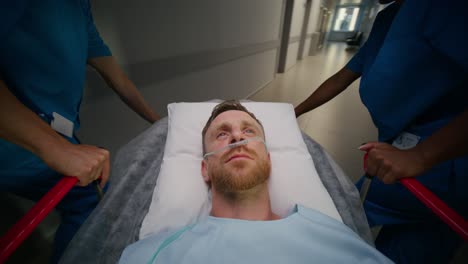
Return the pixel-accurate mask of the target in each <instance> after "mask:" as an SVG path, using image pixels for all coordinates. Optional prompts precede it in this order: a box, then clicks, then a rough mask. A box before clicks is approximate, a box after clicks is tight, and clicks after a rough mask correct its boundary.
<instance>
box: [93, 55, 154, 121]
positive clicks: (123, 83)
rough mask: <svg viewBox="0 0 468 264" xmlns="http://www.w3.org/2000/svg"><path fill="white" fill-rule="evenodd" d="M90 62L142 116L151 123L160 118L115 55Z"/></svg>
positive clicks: (123, 99)
mask: <svg viewBox="0 0 468 264" xmlns="http://www.w3.org/2000/svg"><path fill="white" fill-rule="evenodd" d="M88 63H89V64H90V65H91V66H92V67H93V68H95V69H96V70H97V71H98V72H99V74H100V75H101V76H102V77H103V78H104V80H105V81H106V83H107V84H108V85H109V87H110V88H112V89H113V90H114V91H115V93H117V94H118V95H119V97H120V98H121V99H122V101H123V102H125V104H127V105H128V106H129V107H130V108H131V109H132V110H133V111H135V112H136V113H137V114H138V115H140V116H141V117H142V118H144V119H145V120H147V121H148V122H150V123H154V122H155V121H157V120H159V119H160V117H159V115H157V114H156V113H155V112H154V111H153V110H152V109H151V107H150V106H149V105H148V104H147V103H146V101H145V99H144V98H143V96H142V95H141V93H140V92H139V91H138V89H137V88H136V87H135V84H133V82H132V81H130V80H129V79H128V77H127V75H126V74H125V73H124V72H123V70H122V69H121V68H120V66H119V65H118V64H117V61H116V60H115V58H113V57H99V58H93V59H90V60H88Z"/></svg>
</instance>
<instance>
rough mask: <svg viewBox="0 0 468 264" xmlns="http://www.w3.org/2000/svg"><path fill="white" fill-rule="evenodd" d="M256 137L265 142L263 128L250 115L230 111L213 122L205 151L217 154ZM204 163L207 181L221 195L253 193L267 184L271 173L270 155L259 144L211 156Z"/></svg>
mask: <svg viewBox="0 0 468 264" xmlns="http://www.w3.org/2000/svg"><path fill="white" fill-rule="evenodd" d="M253 137H260V138H264V135H263V130H262V129H261V127H260V125H259V124H258V123H257V122H256V121H255V120H254V119H253V118H252V117H250V116H249V115H248V114H247V113H245V112H243V111H237V110H231V111H227V112H224V113H221V114H220V115H219V116H217V117H216V118H215V119H214V120H213V122H212V124H211V126H210V128H209V129H208V131H207V134H206V136H205V142H206V148H207V150H208V151H214V150H218V149H221V148H223V147H225V146H227V145H228V144H230V143H233V142H238V141H240V140H244V139H249V138H253ZM203 163H204V164H203V165H202V174H204V178H205V181H207V182H211V187H212V188H213V189H214V190H216V191H217V192H220V193H235V192H240V191H246V190H249V189H252V188H254V187H255V186H257V185H260V184H263V183H265V182H266V181H267V180H268V178H269V176H270V170H271V162H270V157H269V154H268V152H267V151H266V147H265V145H264V144H263V143H262V142H260V141H250V142H249V143H248V144H247V145H242V146H238V147H235V148H233V149H227V150H226V151H223V152H221V153H216V154H213V155H210V156H209V157H207V159H206V160H204V161H203Z"/></svg>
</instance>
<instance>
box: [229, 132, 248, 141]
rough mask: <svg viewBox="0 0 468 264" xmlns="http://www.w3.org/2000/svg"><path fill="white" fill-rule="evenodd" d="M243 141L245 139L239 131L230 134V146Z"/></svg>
mask: <svg viewBox="0 0 468 264" xmlns="http://www.w3.org/2000/svg"><path fill="white" fill-rule="evenodd" d="M244 139H245V138H244V134H242V133H241V132H240V131H236V132H234V133H232V138H231V142H229V143H230V144H232V143H235V142H238V141H241V140H244Z"/></svg>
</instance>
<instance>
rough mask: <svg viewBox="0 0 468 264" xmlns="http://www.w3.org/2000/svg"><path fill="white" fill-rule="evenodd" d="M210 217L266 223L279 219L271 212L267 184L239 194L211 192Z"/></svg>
mask: <svg viewBox="0 0 468 264" xmlns="http://www.w3.org/2000/svg"><path fill="white" fill-rule="evenodd" d="M211 215H212V216H215V217H221V218H235V219H243V220H256V221H268V220H277V219H280V217H279V216H278V215H276V214H274V213H273V212H272V211H271V205H270V195H269V192H268V187H267V183H266V182H265V183H263V184H261V185H257V186H256V187H254V188H252V189H250V190H246V191H240V192H232V193H220V192H217V191H216V190H215V189H213V190H212V208H211Z"/></svg>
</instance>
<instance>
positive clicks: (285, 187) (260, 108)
mask: <svg viewBox="0 0 468 264" xmlns="http://www.w3.org/2000/svg"><path fill="white" fill-rule="evenodd" d="M217 104H218V103H214V102H205V103H172V104H169V105H168V115H169V121H168V122H169V128H168V134H167V140H166V147H165V150H164V158H163V162H162V164H161V170H160V172H159V176H158V180H157V184H156V187H155V190H154V193H153V197H152V202H151V205H150V208H149V211H148V214H147V215H146V217H145V219H144V220H143V223H142V227H141V229H140V239H142V238H144V237H146V236H148V235H150V234H153V233H159V232H163V231H167V230H171V229H177V228H181V227H183V226H186V225H188V224H191V223H193V222H195V221H196V220H197V219H199V218H200V217H204V216H206V215H208V214H209V212H210V209H211V197H210V192H209V190H208V187H207V185H206V183H205V182H204V181H203V178H202V175H201V161H202V158H203V157H202V156H203V153H202V152H203V150H202V136H201V132H202V130H203V127H204V126H205V124H206V122H207V120H208V118H209V117H210V116H211V111H212V110H213V108H214V107H215V106H216V105H217ZM241 104H242V105H244V106H245V107H246V108H247V110H249V111H250V112H252V113H253V114H255V116H256V117H257V118H258V119H259V120H260V122H262V125H263V127H264V129H265V137H266V144H267V147H268V150H269V152H270V158H271V164H272V167H271V175H270V180H269V191H270V199H271V206H272V210H273V212H274V213H276V214H278V215H280V216H282V217H285V216H287V215H288V214H289V213H290V212H291V211H292V210H293V208H294V205H295V204H301V205H303V206H305V207H308V208H312V209H315V210H318V211H320V212H321V213H323V214H326V215H328V216H330V217H332V218H335V219H336V220H338V221H340V222H342V220H341V217H340V215H339V214H338V211H337V209H336V207H335V205H334V204H333V201H332V199H331V197H330V195H329V193H328V192H327V190H326V189H325V187H324V186H323V184H322V182H321V180H320V178H319V176H318V174H317V171H316V170H315V166H314V162H313V160H312V157H311V156H310V154H309V151H308V150H307V146H306V145H305V143H304V140H303V139H302V135H301V132H300V130H299V127H298V125H297V121H296V117H295V114H294V108H293V106H292V105H291V104H286V103H262V102H250V101H248V102H241Z"/></svg>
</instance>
